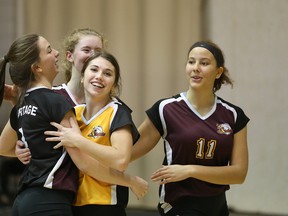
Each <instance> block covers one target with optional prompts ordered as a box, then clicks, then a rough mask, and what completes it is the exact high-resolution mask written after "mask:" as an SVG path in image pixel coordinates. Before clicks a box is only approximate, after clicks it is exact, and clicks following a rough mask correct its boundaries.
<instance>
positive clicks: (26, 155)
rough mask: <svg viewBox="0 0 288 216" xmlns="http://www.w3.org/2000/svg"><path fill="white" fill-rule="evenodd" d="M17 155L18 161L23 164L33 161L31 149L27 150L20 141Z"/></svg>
mask: <svg viewBox="0 0 288 216" xmlns="http://www.w3.org/2000/svg"><path fill="white" fill-rule="evenodd" d="M15 155H16V156H17V158H18V160H20V161H21V162H22V163H23V164H28V163H30V159H31V152H30V149H29V148H26V147H25V145H24V143H23V142H22V141H20V140H18V141H17V142H16V147H15Z"/></svg>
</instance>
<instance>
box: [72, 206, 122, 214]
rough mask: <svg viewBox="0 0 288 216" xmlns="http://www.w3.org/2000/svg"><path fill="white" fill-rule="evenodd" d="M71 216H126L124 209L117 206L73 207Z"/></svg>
mask: <svg viewBox="0 0 288 216" xmlns="http://www.w3.org/2000/svg"><path fill="white" fill-rule="evenodd" d="M72 209H73V216H94V215H95V216H99V215H103V216H126V211H125V208H124V207H121V206H119V205H85V206H73V207H72Z"/></svg>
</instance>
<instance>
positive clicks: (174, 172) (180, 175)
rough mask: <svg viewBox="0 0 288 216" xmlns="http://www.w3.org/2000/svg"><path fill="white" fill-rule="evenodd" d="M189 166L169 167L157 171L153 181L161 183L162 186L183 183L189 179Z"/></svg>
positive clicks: (152, 177)
mask: <svg viewBox="0 0 288 216" xmlns="http://www.w3.org/2000/svg"><path fill="white" fill-rule="evenodd" d="M188 177H189V176H188V172H187V166H185V165H168V166H162V167H161V168H160V169H158V170H156V171H155V172H154V173H153V174H152V176H151V179H152V181H159V183H160V184H166V183H169V182H177V181H182V180H184V179H186V178H188Z"/></svg>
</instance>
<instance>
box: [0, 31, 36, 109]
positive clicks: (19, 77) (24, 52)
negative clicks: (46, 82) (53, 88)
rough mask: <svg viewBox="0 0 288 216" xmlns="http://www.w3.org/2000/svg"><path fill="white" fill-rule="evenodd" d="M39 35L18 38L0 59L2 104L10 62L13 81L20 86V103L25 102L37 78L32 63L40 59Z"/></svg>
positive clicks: (0, 99) (0, 101)
mask: <svg viewBox="0 0 288 216" xmlns="http://www.w3.org/2000/svg"><path fill="white" fill-rule="evenodd" d="M38 41H39V35H37V34H28V35H24V36H22V37H20V38H18V39H16V40H15V41H14V42H13V43H12V45H11V46H10V48H9V51H8V53H7V55H6V56H5V57H4V58H2V59H1V60H0V80H1V89H0V105H1V104H2V101H3V95H4V85H5V71H6V65H7V63H9V73H10V76H11V80H12V82H13V83H14V84H15V85H16V86H17V87H18V88H19V90H20V92H19V100H18V103H17V104H18V105H20V104H21V103H22V102H23V98H24V95H25V93H26V90H27V89H28V88H29V85H30V84H31V81H33V80H34V79H35V77H34V74H33V72H32V65H33V64H34V63H35V62H37V61H38V60H39V54H40V50H39V46H38Z"/></svg>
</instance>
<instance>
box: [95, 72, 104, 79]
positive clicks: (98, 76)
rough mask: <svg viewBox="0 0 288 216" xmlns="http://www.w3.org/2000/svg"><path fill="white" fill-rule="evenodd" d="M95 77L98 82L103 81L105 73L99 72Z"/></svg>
mask: <svg viewBox="0 0 288 216" xmlns="http://www.w3.org/2000/svg"><path fill="white" fill-rule="evenodd" d="M95 77H96V79H98V80H102V78H103V73H102V71H100V70H99V71H98V73H96V74H95Z"/></svg>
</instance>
